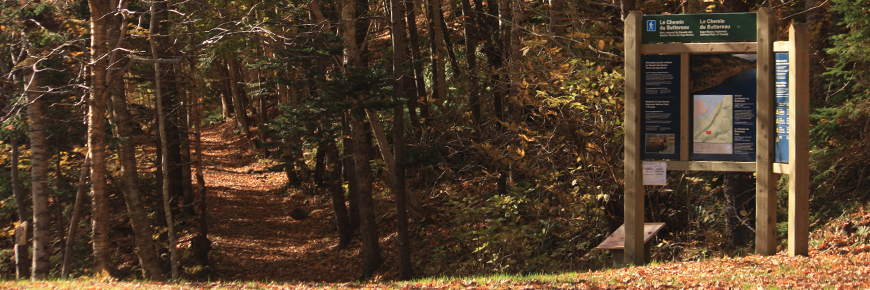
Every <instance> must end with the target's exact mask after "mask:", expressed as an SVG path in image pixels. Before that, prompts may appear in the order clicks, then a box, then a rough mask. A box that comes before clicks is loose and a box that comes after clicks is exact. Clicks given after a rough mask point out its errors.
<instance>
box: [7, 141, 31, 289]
mask: <svg viewBox="0 0 870 290" xmlns="http://www.w3.org/2000/svg"><path fill="white" fill-rule="evenodd" d="M9 143H10V145H11V146H12V149H11V150H10V152H9V155H10V157H9V159H10V161H9V162H10V165H11V166H10V171H11V175H12V176H11V177H10V179H11V180H10V182H11V183H12V195H13V196H14V198H15V206H16V207H17V209H18V222H19V227H21V230H18V227H16V236H15V243H14V245H13V247H14V248H13V253H14V255H15V277H16V279H18V280H21V279H26V278H28V277H30V260H29V259H28V258H29V252H30V251H29V248H30V247H28V245H27V235H28V233H29V229H28V228H29V226H28V225H29V224H30V223H29V222H28V221H27V220H28V219H29V218H28V216H27V205H26V204H25V203H24V193H23V192H21V187H20V186H19V185H18V184H19V183H18V139H17V138H16V136H12V137H9ZM19 232H20V233H19Z"/></svg>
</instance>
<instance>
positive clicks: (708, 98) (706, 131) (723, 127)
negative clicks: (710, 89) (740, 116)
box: [692, 95, 734, 154]
mask: <svg viewBox="0 0 870 290" xmlns="http://www.w3.org/2000/svg"><path fill="white" fill-rule="evenodd" d="M693 101H694V108H693V109H694V115H693V118H694V122H693V123H694V129H693V133H692V138H693V139H692V141H693V142H694V146H693V147H694V150H693V151H694V153H702V154H731V152H732V149H733V144H734V116H733V112H734V98H733V96H731V95H695V96H694V100H693Z"/></svg>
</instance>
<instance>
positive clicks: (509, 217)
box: [0, 0, 870, 282]
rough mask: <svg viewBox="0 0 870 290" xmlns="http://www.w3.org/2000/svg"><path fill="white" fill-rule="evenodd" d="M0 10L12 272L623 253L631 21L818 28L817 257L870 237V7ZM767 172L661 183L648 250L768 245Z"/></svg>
mask: <svg viewBox="0 0 870 290" xmlns="http://www.w3.org/2000/svg"><path fill="white" fill-rule="evenodd" d="M0 1H2V2H0V44H2V45H0V107H2V126H0V142H2V144H0V164H2V166H3V169H2V170H0V171H2V174H0V200H2V204H0V228H2V231H0V235H2V237H0V276H2V279H3V280H12V279H33V280H34V281H36V280H45V279H51V278H75V277H107V278H111V279H124V280H150V281H178V280H179V279H184V280H187V281H212V280H218V279H223V280H226V279H230V280H263V281H309V282H318V281H324V282H347V281H359V280H368V279H374V280H407V279H412V278H419V277H439V276H468V275H482V274H529V273H554V272H561V271H594V270H599V269H604V268H608V267H610V260H609V257H610V256H609V253H607V252H605V251H601V250H595V249H594V248H595V246H596V245H598V244H599V243H600V242H601V241H602V240H603V239H604V238H605V237H606V236H607V235H608V234H609V233H611V232H613V231H614V230H615V229H616V228H617V227H619V226H620V225H621V224H622V219H623V210H624V204H623V200H624V198H623V184H624V178H623V150H624V144H623V140H624V133H623V130H624V128H623V120H624V119H625V118H626V116H625V115H624V106H623V105H624V104H623V93H624V92H623V78H624V76H625V68H624V67H623V61H624V55H623V47H624V43H623V41H624V39H623V19H624V18H625V16H626V15H627V14H628V13H629V11H632V10H640V11H641V12H643V13H644V14H686V13H727V12H755V11H758V9H760V8H762V7H768V8H769V9H770V10H771V11H772V12H773V15H774V18H775V19H776V23H777V26H778V30H777V31H778V38H779V40H785V39H786V38H787V37H788V27H789V25H790V24H792V23H805V24H806V25H807V27H808V28H809V31H810V36H811V54H810V55H811V64H812V67H811V84H810V91H811V100H810V102H811V109H810V110H811V112H810V113H811V117H810V118H811V119H810V124H811V127H810V170H811V200H810V212H811V216H810V223H811V224H810V230H811V247H813V249H827V248H835V247H841V246H843V245H866V244H870V214H866V209H865V208H866V207H868V206H870V183H868V181H870V162H867V160H870V71H868V70H867V69H866V68H867V67H870V49H868V48H870V1H868V0H497V1H496V0H451V1H442V0H413V1H399V0H389V1H374V0H153V1H142V0H0ZM786 178H787V177H782V178H780V181H779V199H778V203H779V206H778V209H779V213H778V218H777V221H779V222H780V223H779V227H778V228H781V229H779V235H780V237H784V236H785V230H786V223H785V222H784V221H786V220H787V219H786V216H787V212H786V211H785V209H786V208H787V206H786V204H787V200H788V198H787V196H788V191H787V184H788V183H787V181H786ZM754 183H755V181H754V176H753V174H752V173H721V172H670V173H669V178H668V185H666V186H647V187H646V205H645V213H646V214H645V215H646V216H645V220H646V221H647V222H665V223H666V224H667V226H666V227H665V228H664V229H663V230H662V231H661V232H660V233H659V234H658V239H657V240H656V241H655V242H654V244H653V249H652V255H653V259H654V260H657V261H697V260H699V259H705V258H709V257H721V256H723V255H726V256H745V255H749V254H752V253H753V252H754V250H753V248H754V245H753V243H754V239H753V237H754V231H755V230H754V228H753V227H754V224H755V221H754V218H755V209H756V207H755V200H754V196H755V188H754V186H753V184H754ZM831 235H839V236H838V238H832V236H831ZM780 240H784V238H781V239H780ZM784 244H785V242H784V241H783V242H782V243H781V244H780V248H783V247H784Z"/></svg>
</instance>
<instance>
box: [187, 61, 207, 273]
mask: <svg viewBox="0 0 870 290" xmlns="http://www.w3.org/2000/svg"><path fill="white" fill-rule="evenodd" d="M195 71H196V65H195V64H194V61H192V60H191V61H190V73H191V75H193V73H194V72H195ZM197 83H198V82H195V83H194V82H191V83H190V90H189V91H190V92H191V94H190V95H189V96H188V100H189V102H190V103H191V108H190V113H191V116H190V120H191V123H192V124H193V125H192V126H191V127H192V128H193V136H194V139H193V145H194V150H195V151H196V160H195V162H194V164H196V165H195V167H196V185H197V190H196V191H197V193H198V195H199V201H198V202H197V205H198V208H197V210H198V212H199V221H198V223H199V226H198V227H197V235H196V236H195V237H194V240H193V241H191V251H192V252H193V256H194V257H193V258H194V259H195V260H196V262H197V264H199V265H200V266H202V267H206V268H207V267H208V266H209V261H208V260H209V259H208V253H209V251H211V240H209V238H208V206H207V201H208V199H207V198H206V197H207V196H206V193H207V192H206V187H205V176H204V175H203V169H202V166H203V164H202V154H203V152H202V132H201V131H200V128H199V126H200V124H202V114H201V113H200V112H201V111H200V110H201V109H202V100H201V98H200V96H199V93H198V92H199V87H198V86H197V85H196V84H197Z"/></svg>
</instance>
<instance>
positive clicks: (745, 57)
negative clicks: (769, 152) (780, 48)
mask: <svg viewBox="0 0 870 290" xmlns="http://www.w3.org/2000/svg"><path fill="white" fill-rule="evenodd" d="M755 60H756V55H755V54H733V55H732V54H719V55H692V56H691V57H690V60H689V62H690V67H691V69H690V70H691V72H692V77H693V78H692V85H691V87H692V93H691V96H692V98H691V102H692V105H691V106H690V107H691V111H692V115H691V119H690V121H691V126H690V127H691V128H692V142H691V143H692V147H691V148H692V149H691V151H690V154H689V158H690V159H691V160H699V161H755V140H756V139H755V138H756V136H755V132H756V128H755V117H756V102H755V100H756V86H755V83H756V68H755Z"/></svg>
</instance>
